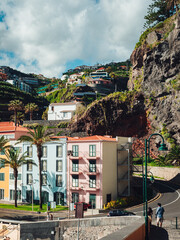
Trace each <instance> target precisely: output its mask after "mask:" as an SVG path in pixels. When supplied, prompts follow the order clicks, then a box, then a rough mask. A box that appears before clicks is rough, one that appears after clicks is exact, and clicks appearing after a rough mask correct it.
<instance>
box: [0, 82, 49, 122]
mask: <svg viewBox="0 0 180 240" xmlns="http://www.w3.org/2000/svg"><path fill="white" fill-rule="evenodd" d="M0 99H1V101H0V120H1V121H9V119H10V116H11V115H12V114H13V112H9V111H8V103H9V102H10V101H11V100H15V99H19V100H21V101H22V102H23V104H24V105H26V104H27V103H30V102H34V103H36V104H37V105H38V107H39V111H38V115H37V112H36V118H38V119H40V118H41V116H42V113H43V111H44V110H45V107H46V106H48V101H47V100H46V99H45V98H43V97H39V96H34V95H31V94H29V93H25V92H23V91H20V90H19V89H17V88H15V87H13V86H12V85H11V84H9V83H7V82H4V81H1V80H0ZM28 117H29V116H27V119H28Z"/></svg>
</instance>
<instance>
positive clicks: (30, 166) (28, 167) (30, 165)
mask: <svg viewBox="0 0 180 240" xmlns="http://www.w3.org/2000/svg"><path fill="white" fill-rule="evenodd" d="M32 166H33V165H32V163H28V164H27V171H32Z"/></svg>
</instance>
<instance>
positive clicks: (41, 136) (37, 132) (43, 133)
mask: <svg viewBox="0 0 180 240" xmlns="http://www.w3.org/2000/svg"><path fill="white" fill-rule="evenodd" d="M28 130H29V132H28V133H29V136H21V137H20V138H19V139H18V140H19V141H20V142H30V143H31V145H33V144H34V145H36V148H37V157H38V164H39V205H40V209H42V172H41V158H42V146H43V144H44V143H46V142H49V141H52V139H51V136H52V135H53V133H52V132H49V133H48V132H47V127H46V126H42V125H38V126H37V127H32V129H30V128H28Z"/></svg>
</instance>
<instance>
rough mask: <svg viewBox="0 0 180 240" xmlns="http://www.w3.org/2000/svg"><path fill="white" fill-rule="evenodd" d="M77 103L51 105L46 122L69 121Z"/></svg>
mask: <svg viewBox="0 0 180 240" xmlns="http://www.w3.org/2000/svg"><path fill="white" fill-rule="evenodd" d="M78 104H80V103H79V102H76V101H74V102H66V103H51V104H50V105H49V110H48V120H62V121H70V120H71V118H72V117H73V115H74V113H75V111H76V108H77V105H78Z"/></svg>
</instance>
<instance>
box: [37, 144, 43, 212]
mask: <svg viewBox="0 0 180 240" xmlns="http://www.w3.org/2000/svg"><path fill="white" fill-rule="evenodd" d="M37 155H38V162H39V207H40V209H41V210H42V174H41V157H42V146H37Z"/></svg>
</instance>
